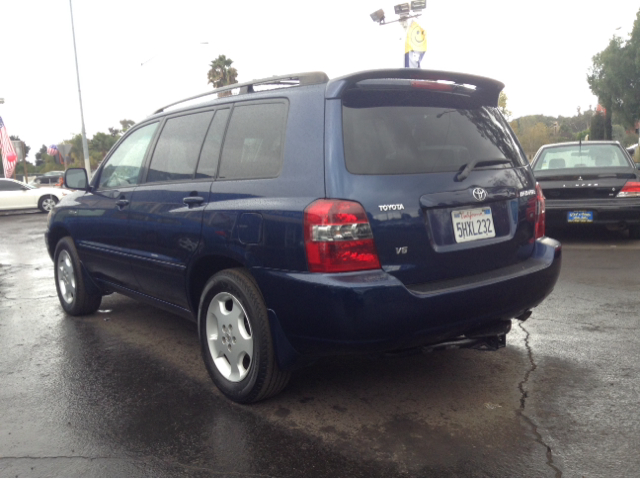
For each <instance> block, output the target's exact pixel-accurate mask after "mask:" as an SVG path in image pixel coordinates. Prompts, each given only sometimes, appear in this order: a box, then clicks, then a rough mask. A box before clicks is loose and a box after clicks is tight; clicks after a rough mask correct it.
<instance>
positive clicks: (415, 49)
mask: <svg viewBox="0 0 640 479" xmlns="http://www.w3.org/2000/svg"><path fill="white" fill-rule="evenodd" d="M425 8H427V0H413V1H412V2H411V5H409V3H400V4H398V5H395V6H394V7H393V10H394V12H395V14H396V15H398V17H399V18H398V19H397V20H392V21H390V22H388V21H386V18H385V14H384V10H382V9H380V10H376V11H375V12H373V13H372V14H371V15H370V16H371V20H373V21H374V22H376V23H377V24H378V25H380V26H382V25H388V24H390V23H396V22H400V25H401V26H402V30H403V31H404V35H405V37H406V43H405V48H407V47H406V45H407V44H409V38H408V37H409V35H410V34H411V36H412V39H413V36H414V33H411V32H410V30H413V26H411V27H410V26H409V20H410V19H411V18H418V17H419V16H420V15H421V14H422V13H421V12H422V10H424V9H425ZM412 12H413V14H412ZM416 27H417V28H416V31H419V32H422V33H421V35H422V40H419V39H418V40H417V41H418V43H420V44H421V43H424V47H421V46H415V45H416V44H415V42H413V41H412V45H411V50H405V67H417V68H420V61H421V60H422V57H423V55H424V52H425V51H426V45H427V44H426V37H424V31H423V30H422V29H421V28H419V26H418V25H417V24H416ZM422 48H424V50H423V49H422ZM407 55H409V56H407ZM412 55H413V56H412Z"/></svg>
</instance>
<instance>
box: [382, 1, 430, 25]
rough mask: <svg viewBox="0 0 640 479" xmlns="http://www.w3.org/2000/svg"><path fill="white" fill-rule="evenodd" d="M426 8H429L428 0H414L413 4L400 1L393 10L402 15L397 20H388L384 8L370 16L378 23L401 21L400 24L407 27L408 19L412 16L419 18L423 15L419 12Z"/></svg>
mask: <svg viewBox="0 0 640 479" xmlns="http://www.w3.org/2000/svg"><path fill="white" fill-rule="evenodd" d="M425 8H427V0H414V1H412V2H411V4H408V3H399V4H398V5H394V7H393V11H394V12H395V14H396V15H398V16H399V17H400V18H398V19H397V20H392V21H390V22H387V21H386V20H385V16H384V10H382V9H380V10H376V11H375V12H373V13H372V14H371V15H370V16H371V20H373V21H374V22H376V23H377V24H378V25H387V24H389V23H396V22H400V24H401V25H402V26H403V27H404V28H405V29H406V25H407V20H408V19H410V18H418V17H419V16H420V15H421V13H419V12H422V10H424V9H425ZM411 12H413V15H411Z"/></svg>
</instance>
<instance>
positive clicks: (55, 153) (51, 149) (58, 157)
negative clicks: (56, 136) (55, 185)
mask: <svg viewBox="0 0 640 479" xmlns="http://www.w3.org/2000/svg"><path fill="white" fill-rule="evenodd" d="M47 155H51V156H53V159H54V160H55V162H56V163H60V164H61V165H63V164H64V161H63V160H62V155H61V154H60V150H59V149H58V147H57V146H56V145H51V146H50V147H49V148H47Z"/></svg>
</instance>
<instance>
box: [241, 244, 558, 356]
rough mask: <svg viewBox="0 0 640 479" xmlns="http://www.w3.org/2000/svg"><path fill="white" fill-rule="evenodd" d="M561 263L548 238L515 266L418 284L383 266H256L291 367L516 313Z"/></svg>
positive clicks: (401, 344)
mask: <svg viewBox="0 0 640 479" xmlns="http://www.w3.org/2000/svg"><path fill="white" fill-rule="evenodd" d="M560 263H561V246H560V243H559V242H557V241H555V240H553V239H550V238H542V239H540V240H537V241H536V243H535V247H534V253H533V255H532V256H531V257H530V258H529V259H528V260H526V261H523V262H522V263H520V264H518V265H517V266H515V267H509V268H504V269H501V270H495V271H492V272H490V273H487V274H483V275H477V276H473V277H467V278H464V279H463V280H456V281H453V282H452V281H446V282H441V283H430V284H429V285H418V286H416V285H414V286H411V287H410V288H409V287H407V286H405V285H404V284H402V283H401V282H400V281H399V280H398V279H396V278H395V277H394V276H391V275H390V274H387V273H385V272H384V271H381V270H375V271H366V272H359V273H342V274H312V273H293V272H284V271H273V270H266V269H255V270H253V271H252V272H253V274H254V276H255V278H256V280H257V282H258V285H259V286H260V289H261V291H262V293H263V295H264V298H265V301H266V303H267V308H269V312H270V317H271V320H272V323H275V324H272V326H273V327H274V336H275V338H274V339H275V343H276V348H277V349H278V350H279V351H278V354H279V358H282V357H284V356H286V357H287V358H288V359H287V360H284V361H282V363H284V364H281V365H282V366H284V367H287V366H288V365H289V364H288V363H291V361H293V360H294V356H295V355H296V354H299V355H304V356H307V357H320V356H326V355H331V354H340V353H357V352H384V351H393V350H398V349H406V348H412V347H417V346H421V345H428V344H434V343H439V342H442V341H446V340H448V339H451V338H455V337H457V336H459V335H461V334H464V333H465V332H467V331H469V330H471V329H475V328H478V327H480V326H482V325H484V324H486V323H489V322H492V321H495V320H507V319H511V318H514V317H516V316H518V315H520V314H522V313H524V312H525V311H527V310H529V309H531V308H533V307H535V306H537V305H538V304H539V303H540V302H541V301H542V300H543V299H544V298H545V297H546V296H548V295H549V293H551V291H552V290H553V288H554V286H555V283H556V281H557V279H558V275H559V273H560ZM285 340H286V341H285ZM284 343H286V347H284V346H283V344H284ZM285 349H286V351H284V350H285ZM294 362H295V361H294Z"/></svg>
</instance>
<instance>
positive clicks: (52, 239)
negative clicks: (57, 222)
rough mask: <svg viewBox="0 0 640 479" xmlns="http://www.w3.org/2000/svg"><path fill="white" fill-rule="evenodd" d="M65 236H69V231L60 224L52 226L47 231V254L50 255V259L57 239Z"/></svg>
mask: <svg viewBox="0 0 640 479" xmlns="http://www.w3.org/2000/svg"><path fill="white" fill-rule="evenodd" d="M65 236H70V235H69V232H68V231H67V230H66V229H65V228H63V227H61V226H58V227H56V228H53V229H51V230H50V231H49V236H48V244H47V249H48V250H49V256H51V259H53V252H54V251H55V250H56V245H57V244H58V241H60V240H61V239H62V238H64V237H65Z"/></svg>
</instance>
